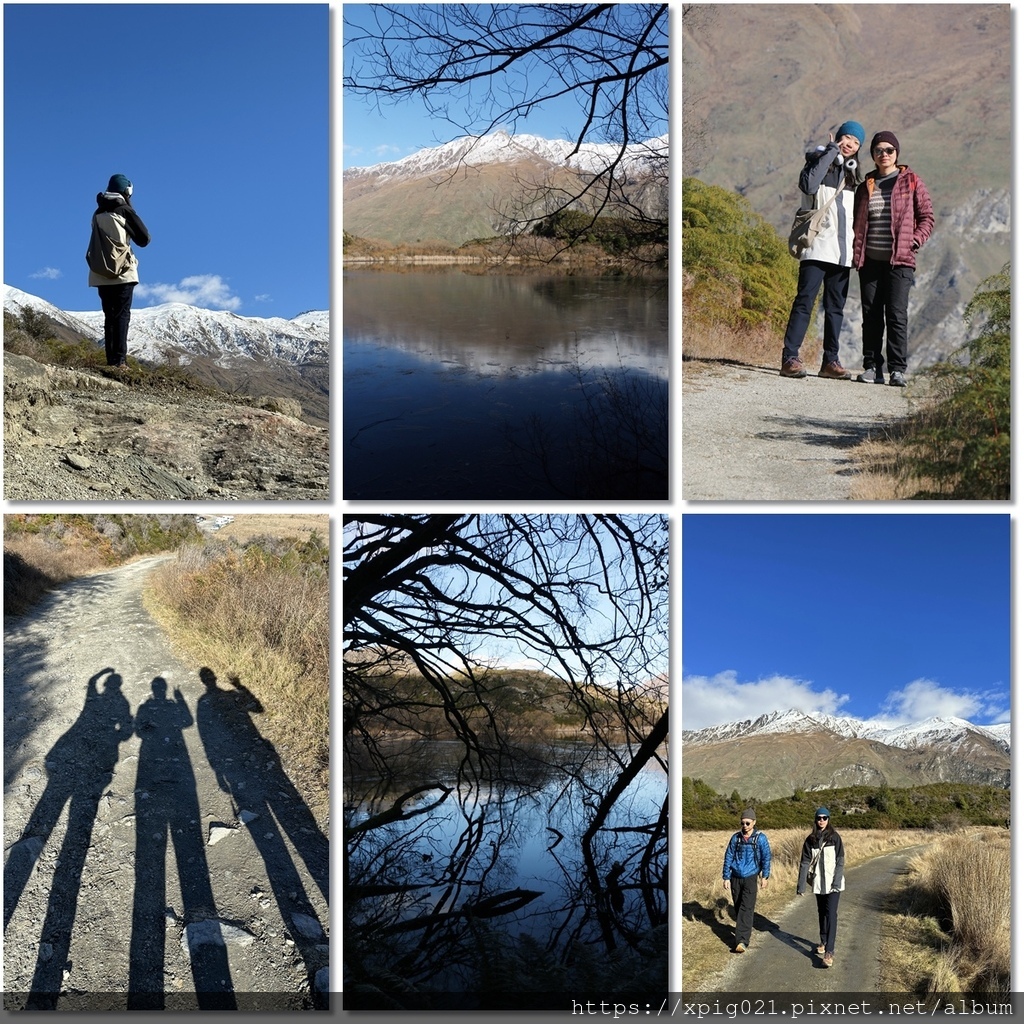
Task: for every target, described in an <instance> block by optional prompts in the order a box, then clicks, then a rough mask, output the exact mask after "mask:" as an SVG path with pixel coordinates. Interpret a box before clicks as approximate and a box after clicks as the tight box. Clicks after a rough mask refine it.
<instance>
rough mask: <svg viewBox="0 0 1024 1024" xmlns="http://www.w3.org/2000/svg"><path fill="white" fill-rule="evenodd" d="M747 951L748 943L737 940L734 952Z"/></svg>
mask: <svg viewBox="0 0 1024 1024" xmlns="http://www.w3.org/2000/svg"><path fill="white" fill-rule="evenodd" d="M746 951H747V947H746V944H745V943H743V942H737V943H736V946H735V948H734V949H733V952H734V953H746Z"/></svg>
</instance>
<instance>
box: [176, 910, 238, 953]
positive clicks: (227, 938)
mask: <svg viewBox="0 0 1024 1024" xmlns="http://www.w3.org/2000/svg"><path fill="white" fill-rule="evenodd" d="M254 939H255V936H254V935H251V934H250V933H249V932H247V931H246V930H245V929H244V928H239V927H238V926H237V925H233V924H228V923H227V922H226V921H221V920H219V919H217V918H213V917H211V918H207V919H206V920H205V921H193V922H192V923H191V924H187V925H185V929H184V931H183V932H182V933H181V948H182V951H183V952H185V953H188V954H189V955H190V956H191V954H192V953H194V952H195V951H196V949H197V948H198V947H199V946H226V945H229V944H230V945H232V946H250V945H252V943H253V940H254Z"/></svg>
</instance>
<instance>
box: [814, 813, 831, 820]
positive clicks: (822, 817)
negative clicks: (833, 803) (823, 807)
mask: <svg viewBox="0 0 1024 1024" xmlns="http://www.w3.org/2000/svg"><path fill="white" fill-rule="evenodd" d="M814 820H815V821H828V815H827V814H816V815H815V816H814Z"/></svg>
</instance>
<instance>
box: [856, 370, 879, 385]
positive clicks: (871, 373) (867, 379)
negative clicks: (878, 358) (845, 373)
mask: <svg viewBox="0 0 1024 1024" xmlns="http://www.w3.org/2000/svg"><path fill="white" fill-rule="evenodd" d="M857 380H858V381H860V383H861V384H884V383H885V374H884V373H882V368H881V367H880V366H875V367H871V366H869V367H868V368H867V369H866V370H865V371H864V372H863V373H859V374H857Z"/></svg>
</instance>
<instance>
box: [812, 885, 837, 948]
mask: <svg viewBox="0 0 1024 1024" xmlns="http://www.w3.org/2000/svg"><path fill="white" fill-rule="evenodd" d="M839 896H840V894H839V893H837V892H826V893H815V894H814V898H815V899H816V900H817V901H818V932H819V934H820V935H821V944H822V945H823V946H824V947H825V952H826V953H834V952H835V951H836V928H837V927H838V925H839Z"/></svg>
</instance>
